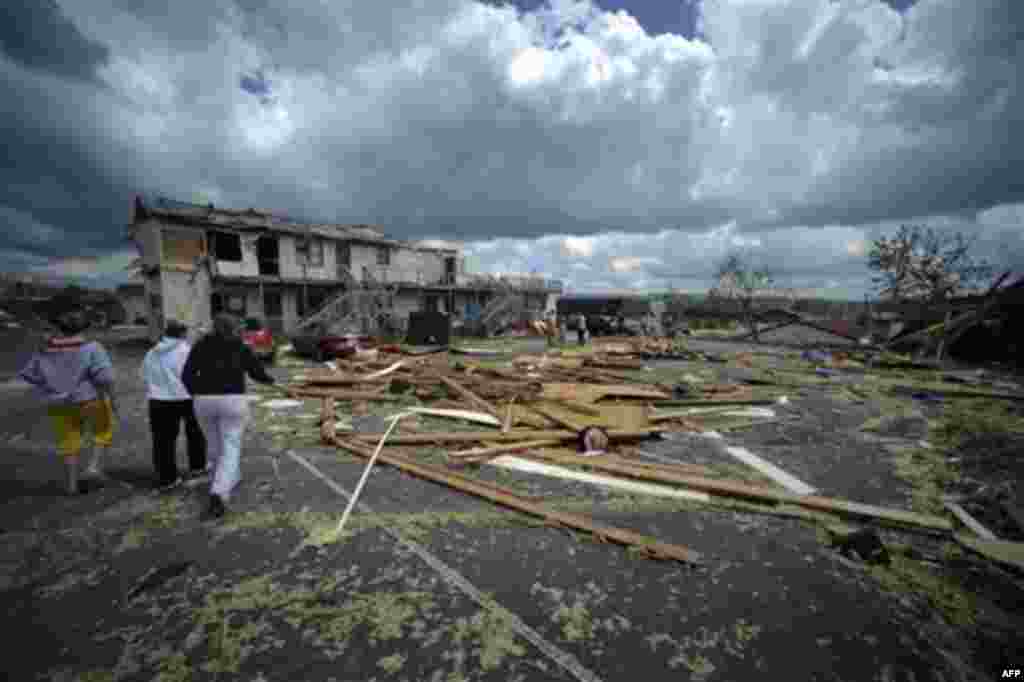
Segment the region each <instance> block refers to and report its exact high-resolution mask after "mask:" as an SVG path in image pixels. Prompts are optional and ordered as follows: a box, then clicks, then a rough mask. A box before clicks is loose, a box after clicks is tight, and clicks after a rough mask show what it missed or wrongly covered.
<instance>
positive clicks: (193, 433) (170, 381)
mask: <svg viewBox="0 0 1024 682" xmlns="http://www.w3.org/2000/svg"><path fill="white" fill-rule="evenodd" d="M187 335H188V328H187V327H186V326H185V325H184V324H182V323H181V322H177V321H175V320H170V321H168V322H167V326H166V328H165V331H164V336H163V338H162V339H160V341H159V342H158V343H157V344H156V346H154V347H153V348H151V349H150V350H149V352H148V353H146V357H145V359H144V360H143V361H142V380H143V382H144V383H145V385H146V397H147V398H148V399H149V430H150V433H151V434H152V437H153V468H154V469H155V471H156V479H157V487H158V488H159V489H161V490H169V489H171V488H174V487H176V486H178V485H179V484H180V483H181V482H182V479H181V478H180V477H179V476H178V458H177V454H176V451H177V447H176V446H177V443H178V433H179V431H180V429H181V423H182V422H185V439H186V442H187V443H188V465H189V472H188V478H189V479H191V480H195V479H198V478H200V477H202V476H203V475H204V474H206V438H205V436H203V430H202V429H201V428H200V427H199V422H198V421H197V420H196V415H195V411H194V409H193V404H192V396H191V395H189V392H188V390H187V389H186V388H185V384H184V383H182V380H181V376H182V372H183V371H184V369H185V361H186V360H187V359H188V354H189V351H191V350H192V346H191V344H189V342H188V339H187V338H186V337H187Z"/></svg>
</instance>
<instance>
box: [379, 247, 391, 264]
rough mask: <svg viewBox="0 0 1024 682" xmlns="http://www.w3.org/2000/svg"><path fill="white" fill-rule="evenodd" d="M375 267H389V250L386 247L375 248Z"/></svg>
mask: <svg viewBox="0 0 1024 682" xmlns="http://www.w3.org/2000/svg"><path fill="white" fill-rule="evenodd" d="M377 265H383V266H390V265H391V249H389V248H388V247H386V246H378V247H377Z"/></svg>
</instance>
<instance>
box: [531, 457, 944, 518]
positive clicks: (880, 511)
mask: <svg viewBox="0 0 1024 682" xmlns="http://www.w3.org/2000/svg"><path fill="white" fill-rule="evenodd" d="M533 456H536V457H539V458H541V459H544V458H545V457H546V456H545V455H544V454H541V453H537V454H535V455H533ZM579 464H580V465H581V466H586V467H589V468H591V469H595V470H598V471H606V472H609V473H618V474H625V475H627V476H633V477H634V478H640V479H643V480H648V481H658V482H661V483H674V484H676V485H682V486H686V487H688V488H693V489H695V490H702V491H704V492H708V493H715V494H719V495H728V496H730V497H742V498H747V499H754V500H761V501H766V502H775V503H786V504H795V505H799V506H801V507H807V508H810V509H818V510H821V511H827V512H838V513H841V514H847V515H849V516H856V517H866V518H872V519H877V520H879V521H884V522H889V523H893V524H897V525H908V526H919V527H922V528H928V529H930V530H935V531H944V532H950V531H952V530H953V525H952V524H951V523H950V522H949V521H947V520H946V519H944V518H940V517H938V516H928V515H924V514H917V513H914V512H908V511H903V510H900V509H887V508H884V507H874V506H871V505H866V504H860V503H858V502H849V501H847V500H839V499H834V498H829V497H820V496H817V495H795V494H793V493H790V492H786V491H782V490H778V489H776V488H769V487H767V486H754V485H748V484H746V483H742V482H739V481H729V480H721V479H714V478H705V477H702V476H685V475H680V474H673V473H670V472H665V471H654V470H650V469H643V468H640V467H633V466H630V465H623V464H618V463H611V462H594V461H592V460H591V458H589V457H581V458H580V461H579Z"/></svg>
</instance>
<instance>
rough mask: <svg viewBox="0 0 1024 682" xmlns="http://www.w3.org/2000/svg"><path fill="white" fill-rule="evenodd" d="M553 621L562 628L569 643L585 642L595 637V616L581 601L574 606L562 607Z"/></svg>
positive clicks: (556, 612)
mask: <svg viewBox="0 0 1024 682" xmlns="http://www.w3.org/2000/svg"><path fill="white" fill-rule="evenodd" d="M552 619H553V620H554V621H555V622H556V623H558V624H559V625H560V626H561V627H562V637H563V638H564V639H565V640H566V641H568V642H580V641H585V640H589V639H591V638H593V636H594V619H593V616H592V615H591V613H590V611H589V610H588V609H587V607H586V606H584V605H583V604H582V603H580V602H579V601H577V602H576V603H574V604H573V605H572V606H567V605H565V604H562V605H560V606H559V607H558V610H557V611H555V613H554V615H553V616H552Z"/></svg>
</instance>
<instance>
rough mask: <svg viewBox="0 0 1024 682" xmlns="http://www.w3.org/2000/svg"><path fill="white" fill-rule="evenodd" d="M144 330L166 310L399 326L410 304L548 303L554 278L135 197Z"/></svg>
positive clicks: (371, 238) (365, 233) (373, 327)
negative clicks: (505, 272)
mask: <svg viewBox="0 0 1024 682" xmlns="http://www.w3.org/2000/svg"><path fill="white" fill-rule="evenodd" d="M128 233H129V234H128V236H129V238H130V239H131V240H132V241H133V242H134V244H135V245H136V248H137V249H138V251H139V254H140V258H139V272H140V275H141V280H142V283H143V285H144V295H145V307H146V309H147V316H146V317H147V320H148V325H149V334H150V336H151V337H154V338H155V337H156V336H157V335H158V334H159V333H160V329H161V328H162V325H163V322H164V320H165V319H177V320H181V321H183V322H185V323H186V324H188V325H190V326H192V327H197V328H201V327H205V326H206V325H208V324H210V320H211V319H212V317H213V316H214V315H216V314H217V313H218V312H222V311H223V312H230V313H233V314H236V315H239V316H258V317H262V318H264V319H265V320H266V321H267V323H268V324H269V325H270V327H271V328H272V329H274V330H275V331H276V332H279V333H284V334H296V333H301V332H303V331H308V330H310V329H311V328H320V329H322V330H325V331H327V330H329V331H331V332H332V333H356V334H359V333H364V334H365V333H376V334H380V333H385V334H393V335H396V336H397V335H403V334H404V333H405V326H406V324H407V321H408V317H409V314H410V313H414V312H421V311H429V312H437V313H445V314H447V315H449V316H451V317H452V318H453V319H455V320H458V321H459V322H463V323H467V324H469V325H470V326H471V327H473V326H476V327H479V328H482V329H483V330H484V331H486V330H487V329H488V325H492V324H495V323H497V322H498V321H500V320H501V319H502V318H505V319H507V318H508V317H509V316H520V317H521V316H523V315H525V314H530V313H532V312H535V313H536V314H538V315H539V314H540V313H541V312H542V311H543V310H544V309H545V308H549V307H552V306H553V300H554V298H555V297H557V296H558V294H559V293H560V292H561V290H562V283H561V282H560V281H558V280H550V279H544V278H540V277H529V276H501V277H497V276H491V275H480V274H474V273H467V272H466V264H465V257H464V255H463V254H462V252H461V251H460V250H458V249H454V248H434V247H430V246H427V245H424V244H420V243H416V242H411V241H404V240H398V239H393V238H390V237H388V236H386V235H385V234H384V232H383V231H382V230H380V229H379V228H377V227H375V226H370V225H350V224H309V223H303V222H300V221H296V220H292V219H290V218H287V217H284V216H279V215H275V214H273V213H270V212H267V211H257V210H255V209H248V210H229V209H224V208H216V207H214V206H213V205H212V204H210V205H206V206H201V205H196V204H189V203H183V202H177V201H171V200H167V199H157V200H156V201H153V202H147V201H145V200H144V199H143V198H142V197H136V199H135V203H134V208H133V215H132V220H131V224H130V225H129V227H128Z"/></svg>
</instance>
